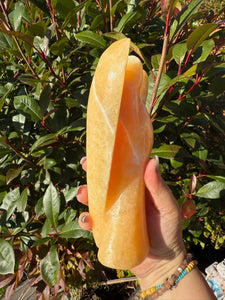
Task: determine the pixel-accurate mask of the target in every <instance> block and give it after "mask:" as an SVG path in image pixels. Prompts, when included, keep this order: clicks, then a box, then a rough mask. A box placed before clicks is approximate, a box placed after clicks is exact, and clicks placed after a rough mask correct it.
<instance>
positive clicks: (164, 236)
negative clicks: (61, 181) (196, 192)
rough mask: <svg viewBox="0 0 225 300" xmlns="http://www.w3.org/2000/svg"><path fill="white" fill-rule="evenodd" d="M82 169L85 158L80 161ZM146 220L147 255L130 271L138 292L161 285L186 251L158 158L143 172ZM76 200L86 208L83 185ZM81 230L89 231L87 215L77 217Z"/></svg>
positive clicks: (177, 207)
mask: <svg viewBox="0 0 225 300" xmlns="http://www.w3.org/2000/svg"><path fill="white" fill-rule="evenodd" d="M81 164H82V167H83V169H84V170H86V159H85V158H84V159H82V160H81ZM144 180H145V185H146V218H147V226H148V232H149V239H150V252H149V255H148V256H147V257H146V258H145V259H144V260H143V262H142V263H141V264H139V265H138V266H136V267H134V268H132V270H131V271H132V272H133V273H134V274H135V275H136V276H137V277H138V279H139V282H140V285H141V287H142V289H148V288H149V287H150V286H151V285H155V284H157V283H161V281H162V280H164V279H165V278H166V277H168V276H170V275H171V274H172V273H173V271H175V270H176V269H177V267H178V266H179V265H181V263H182V262H183V259H184V257H185V254H186V251H185V247H184V243H183V239H182V223H181V214H180V209H179V206H178V204H177V201H176V199H175V198H174V196H173V194H172V192H171V190H170V189H169V187H168V186H167V185H166V183H165V182H164V180H163V179H162V177H161V175H160V173H159V162H158V157H155V158H153V159H151V160H150V161H149V162H148V163H147V165H146V169H145V173H144ZM77 200H78V201H79V202H81V203H83V204H86V205H88V193H87V186H86V185H85V186H81V187H80V188H79V190H78V193H77ZM79 224H80V226H81V228H83V229H86V230H91V228H92V225H93V222H92V218H91V215H90V214H89V213H88V212H84V213H82V214H81V215H80V218H79Z"/></svg>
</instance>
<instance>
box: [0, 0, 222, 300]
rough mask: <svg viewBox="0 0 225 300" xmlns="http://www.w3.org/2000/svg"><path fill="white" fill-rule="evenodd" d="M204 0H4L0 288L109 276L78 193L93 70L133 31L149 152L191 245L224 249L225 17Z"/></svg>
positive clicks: (58, 288)
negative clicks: (150, 134) (185, 0)
mask: <svg viewBox="0 0 225 300" xmlns="http://www.w3.org/2000/svg"><path fill="white" fill-rule="evenodd" d="M201 3H202V1H201V0H193V1H192V2H190V3H189V4H187V5H185V6H182V7H181V5H179V3H178V2H177V1H174V2H173V1H170V2H166V1H161V3H160V1H158V0H152V1H141V2H139V1H130V2H127V1H113V0H109V1H97V0H96V1H94V0H86V1H74V0H54V1H49V0H47V1H45V0H39V1H36V0H32V1H27V0H26V1H22V0H20V1H9V2H5V3H3V2H1V4H0V7H1V29H0V60H1V63H0V67H1V78H0V96H1V99H0V110H1V111H0V212H1V219H0V228H1V231H0V254H1V255H0V274H2V275H1V277H0V287H3V286H7V285H8V288H7V290H6V296H7V297H8V298H10V295H11V294H12V292H13V290H14V289H15V288H16V287H17V286H18V284H19V283H20V281H22V280H23V279H25V278H29V282H30V285H35V286H36V291H37V297H39V298H41V297H42V295H43V297H45V299H48V298H49V297H50V295H56V294H57V293H59V292H60V293H62V294H63V293H67V291H68V288H69V287H70V286H77V285H79V284H82V283H83V282H84V281H85V282H86V283H90V282H91V281H92V280H94V278H95V280H99V279H100V278H101V276H103V273H102V270H104V268H103V267H102V266H101V265H99V263H98V261H97V259H96V247H95V244H94V241H93V238H92V236H91V233H88V232H86V231H83V230H82V229H80V228H79V225H78V216H79V215H80V213H81V211H83V210H84V209H85V208H84V207H83V206H82V205H81V204H79V203H78V202H77V201H76V191H77V188H78V187H79V186H80V185H81V184H84V183H85V181H86V179H85V174H84V172H83V170H82V168H81V165H80V159H81V157H82V156H84V155H85V123H86V106H87V99H88V91H89V87H90V83H91V78H92V76H93V72H94V70H95V67H96V64H97V62H98V59H99V57H100V55H101V54H102V52H103V51H104V50H105V49H106V48H107V46H109V44H110V43H111V42H112V41H114V40H117V39H121V38H124V37H125V36H127V37H130V38H131V41H132V51H133V52H135V53H136V55H139V56H140V57H141V58H142V59H143V62H144V67H145V69H146V71H147V72H148V74H149V95H148V99H149V101H148V103H147V106H148V108H149V107H151V116H152V121H153V125H154V132H155V143H154V148H153V151H152V155H155V154H157V155H158V156H159V157H160V162H161V163H160V165H161V173H162V176H163V177H164V178H165V180H166V181H167V183H168V184H169V185H170V187H171V189H172V190H173V192H174V194H175V195H176V197H177V199H178V202H179V204H180V206H181V210H182V214H183V218H184V237H185V241H186V243H187V246H188V245H190V244H191V243H193V242H194V243H200V244H201V245H202V246H204V245H205V244H206V243H211V242H212V243H214V244H215V247H217V248H218V247H221V246H224V244H225V238H224V237H225V232H224V231H225V217H224V208H225V204H224V190H225V177H224V175H223V173H224V169H225V165H224V159H225V157H224V153H225V145H224V142H223V141H224V135H225V133H224V128H225V126H224V125H225V124H224V123H225V122H224V114H225V104H224V95H225V92H224V90H225V88H224V87H225V77H224V74H225V73H224V71H225V62H224V55H225V51H224V40H225V30H224V27H223V22H222V21H221V19H222V15H220V16H218V15H217V14H214V13H213V11H208V10H207V11H204V10H203V11H202V10H199V8H200V5H201ZM160 4H161V5H162V6H161V5H160ZM175 4H176V6H175ZM218 18H219V19H218ZM218 20H220V21H218ZM162 49H163V51H162ZM160 61H161V63H160ZM161 72H162V73H161ZM160 73H161V74H160ZM157 74H158V76H157ZM157 84H158V88H156V87H157ZM154 87H155V88H154ZM153 91H154V92H153ZM150 102H151V103H150ZM85 278H86V280H85Z"/></svg>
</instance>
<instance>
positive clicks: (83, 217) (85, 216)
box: [81, 215, 87, 223]
mask: <svg viewBox="0 0 225 300" xmlns="http://www.w3.org/2000/svg"><path fill="white" fill-rule="evenodd" d="M86 218H87V215H83V216H82V218H81V222H82V223H85V219H86Z"/></svg>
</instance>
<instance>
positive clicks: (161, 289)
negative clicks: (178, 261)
mask: <svg viewBox="0 0 225 300" xmlns="http://www.w3.org/2000/svg"><path fill="white" fill-rule="evenodd" d="M191 259H192V255H191V254H190V253H188V254H187V255H186V257H185V259H184V261H183V263H182V265H181V266H180V267H179V268H178V269H177V271H176V272H175V273H174V274H173V275H172V276H171V277H170V278H167V279H166V280H165V282H164V283H163V284H160V285H157V286H154V287H151V288H150V289H148V290H146V291H144V292H142V293H141V294H140V297H141V298H145V297H147V296H148V297H149V298H148V299H151V300H153V299H156V298H158V297H159V296H161V295H162V294H163V293H165V292H166V291H168V290H171V289H172V288H174V287H176V286H177V284H178V282H179V281H180V280H181V279H182V278H183V277H184V276H185V275H186V274H187V273H189V272H191V270H193V269H194V268H195V266H196V265H197V261H196V260H191Z"/></svg>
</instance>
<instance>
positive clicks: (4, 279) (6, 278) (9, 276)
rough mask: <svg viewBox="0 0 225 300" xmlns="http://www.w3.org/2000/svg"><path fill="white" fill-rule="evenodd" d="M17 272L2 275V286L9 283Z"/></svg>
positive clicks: (0, 278) (0, 284)
mask: <svg viewBox="0 0 225 300" xmlns="http://www.w3.org/2000/svg"><path fill="white" fill-rule="evenodd" d="M15 276H16V275H15V274H7V275H2V276H0V288H3V287H4V286H6V285H8V284H9V283H10V282H11V281H12V280H13V279H14V278H15Z"/></svg>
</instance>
